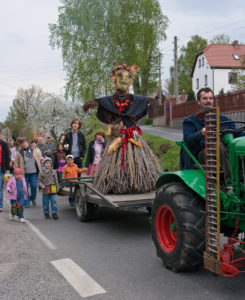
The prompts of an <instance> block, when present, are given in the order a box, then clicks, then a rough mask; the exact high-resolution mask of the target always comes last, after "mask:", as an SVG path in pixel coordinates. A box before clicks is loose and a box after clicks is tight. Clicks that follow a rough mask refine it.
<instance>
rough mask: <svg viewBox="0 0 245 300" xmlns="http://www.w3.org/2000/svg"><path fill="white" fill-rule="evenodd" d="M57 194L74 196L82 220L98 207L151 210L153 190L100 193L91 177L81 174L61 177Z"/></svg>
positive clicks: (87, 217)
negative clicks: (138, 192) (135, 192)
mask: <svg viewBox="0 0 245 300" xmlns="http://www.w3.org/2000/svg"><path fill="white" fill-rule="evenodd" d="M58 195H64V196H72V197H74V198H75V211H76V215H77V217H78V219H79V220H80V221H82V222H86V221H91V220H92V219H93V217H94V212H95V210H96V209H97V208H98V207H109V208H113V209H116V210H119V209H126V210H128V209H134V208H146V209H147V210H148V211H149V212H150V211H151V206H152V203H153V201H154V199H155V191H152V192H149V193H144V194H106V195H104V194H102V193H100V192H99V191H98V190H97V189H96V188H95V187H94V186H93V178H92V177H87V176H82V177H78V178H69V179H62V182H61V185H60V189H59V192H58Z"/></svg>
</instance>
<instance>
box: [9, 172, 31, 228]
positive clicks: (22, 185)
mask: <svg viewBox="0 0 245 300" xmlns="http://www.w3.org/2000/svg"><path fill="white" fill-rule="evenodd" d="M6 188H7V192H8V198H9V200H10V204H11V207H12V205H13V204H15V203H16V202H18V203H19V204H20V205H21V206H22V211H21V213H20V215H19V216H18V218H19V220H20V222H21V223H25V219H24V202H25V200H26V201H27V199H28V192H27V186H26V181H25V178H24V177H23V172H22V170H21V169H15V170H14V177H12V178H11V179H10V180H9V181H8V183H7V187H6ZM10 219H11V220H13V219H14V215H13V214H12V211H11V210H10Z"/></svg>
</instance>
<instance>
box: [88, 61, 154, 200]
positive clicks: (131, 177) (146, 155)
mask: <svg viewBox="0 0 245 300" xmlns="http://www.w3.org/2000/svg"><path fill="white" fill-rule="evenodd" d="M135 74H136V66H135V65H134V66H130V67H128V66H127V65H126V64H118V65H116V66H115V67H114V68H113V70H112V76H111V78H113V80H114V88H115V93H114V94H113V95H112V96H106V97H102V98H98V99H94V100H89V101H88V102H86V103H85V104H84V106H83V109H84V111H87V110H89V109H91V108H96V107H97V117H98V119H99V120H100V121H101V122H103V123H105V124H109V125H108V132H107V134H108V136H109V139H108V143H107V146H106V148H105V150H104V153H103V155H102V158H101V161H100V164H99V168H98V173H97V175H96V177H95V181H94V186H95V188H96V189H97V190H98V191H100V192H101V193H103V194H109V193H114V194H129V193H146V192H150V191H153V190H155V184H156V180H157V178H158V176H159V174H160V166H159V163H158V159H157V158H156V157H155V156H154V154H153V153H152V151H151V150H150V148H149V146H148V144H147V143H146V141H145V140H144V139H143V137H142V135H141V133H142V131H141V129H140V128H139V127H138V126H137V125H136V122H137V121H138V120H139V119H140V118H142V117H144V116H145V115H146V113H147V108H148V102H149V101H150V98H149V97H145V96H139V95H133V94H129V87H130V85H131V84H132V83H133V78H134V76H135Z"/></svg>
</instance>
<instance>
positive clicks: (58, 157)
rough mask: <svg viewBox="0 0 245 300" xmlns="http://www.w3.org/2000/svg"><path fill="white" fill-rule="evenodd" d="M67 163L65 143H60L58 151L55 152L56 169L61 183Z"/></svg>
mask: <svg viewBox="0 0 245 300" xmlns="http://www.w3.org/2000/svg"><path fill="white" fill-rule="evenodd" d="M65 164H66V154H65V151H64V150H63V145H62V144H58V146H57V149H56V151H55V152H54V164H53V165H54V169H55V170H56V172H57V177H58V181H59V183H60V182H61V179H62V173H63V169H64V166H65Z"/></svg>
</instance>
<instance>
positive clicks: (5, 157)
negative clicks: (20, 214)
mask: <svg viewBox="0 0 245 300" xmlns="http://www.w3.org/2000/svg"><path fill="white" fill-rule="evenodd" d="M9 162H10V157H9V148H8V145H7V143H6V142H4V141H3V140H2V130H1V129H0V212H1V211H2V210H3V177H4V173H5V172H6V173H8V172H9Z"/></svg>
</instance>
